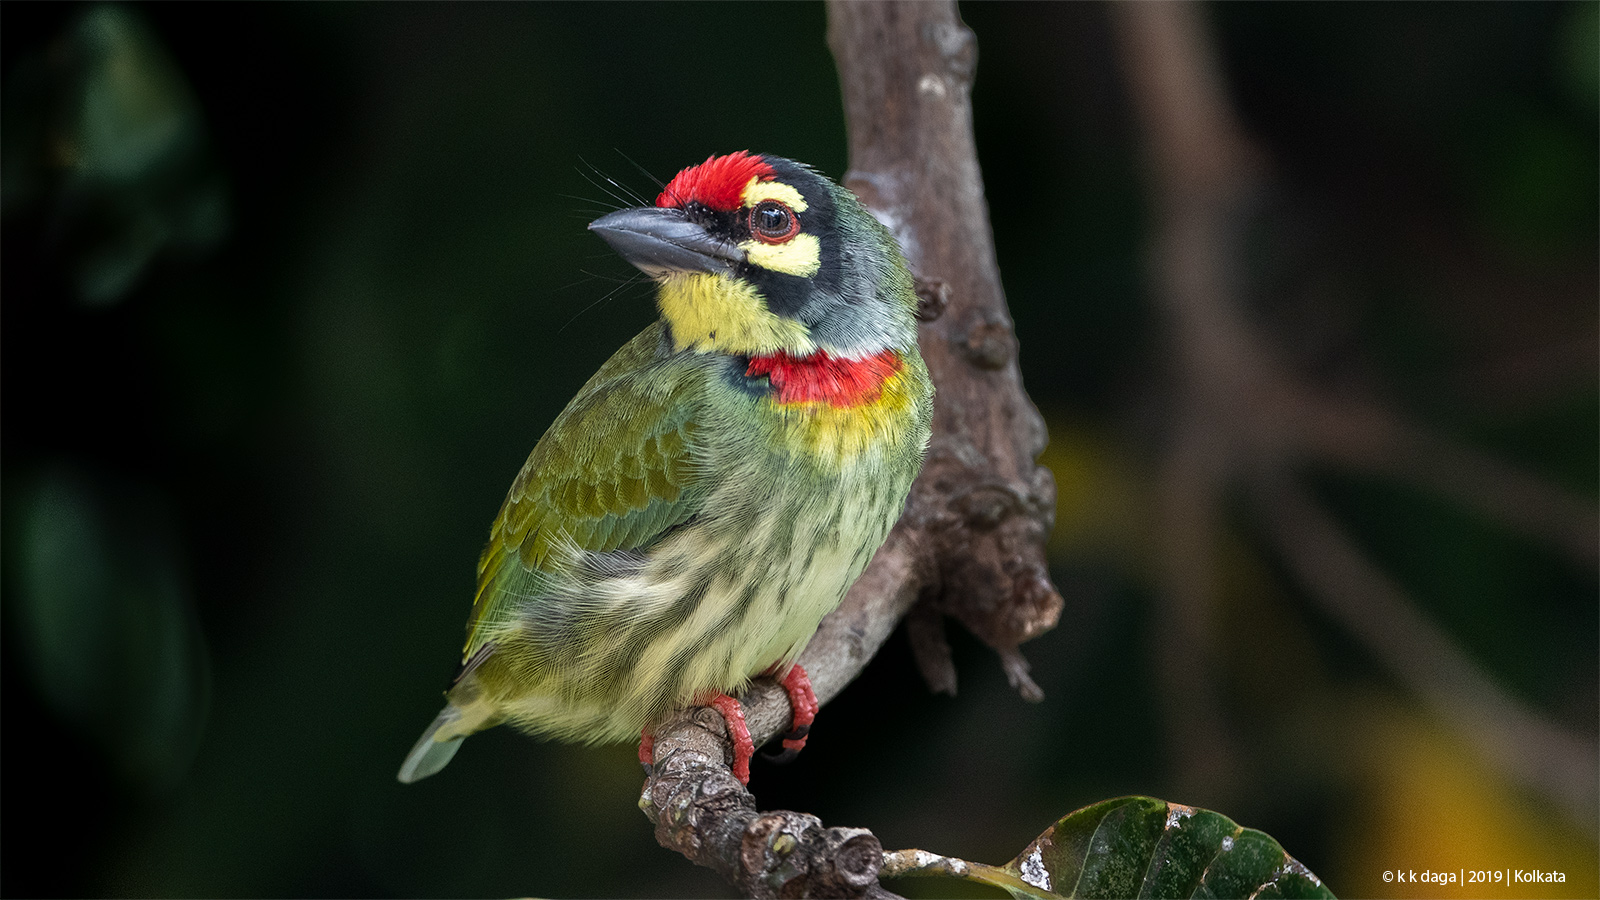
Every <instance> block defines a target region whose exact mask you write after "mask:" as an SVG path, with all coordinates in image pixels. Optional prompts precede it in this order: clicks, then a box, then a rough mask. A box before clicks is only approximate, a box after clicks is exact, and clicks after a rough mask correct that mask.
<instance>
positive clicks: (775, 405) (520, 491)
mask: <svg viewBox="0 0 1600 900" xmlns="http://www.w3.org/2000/svg"><path fill="white" fill-rule="evenodd" d="M589 228H590V230H592V231H594V232H595V233H596V234H598V235H599V236H600V237H601V238H603V239H605V241H606V242H607V243H608V244H610V245H611V247H612V248H613V249H614V250H616V252H617V253H619V254H620V255H621V256H622V257H623V258H624V259H626V260H627V261H628V262H630V263H632V264H633V265H634V266H636V267H638V268H639V269H640V270H642V271H643V272H644V273H645V274H646V275H648V276H649V277H650V278H651V279H652V280H654V282H655V284H656V303H657V305H658V307H659V309H660V313H661V317H660V319H659V320H658V321H656V322H655V323H654V324H652V325H651V326H650V327H648V328H646V329H645V330H644V331H643V332H642V333H640V334H639V335H638V336H637V337H635V338H634V339H633V340H631V341H629V342H628V343H627V344H626V345H624V346H623V348H622V349H621V350H619V351H617V353H616V354H615V355H614V356H612V357H611V359H609V360H607V361H606V363H605V365H603V366H601V367H600V370H599V371H598V372H596V373H595V374H594V376H593V377H592V378H590V379H589V381H588V383H587V384H585V385H584V386H583V388H582V389H581V390H579V391H578V395H577V396H576V397H575V398H573V400H572V402H571V403H569V404H567V408H566V409H565V410H563V411H562V413H561V415H559V416H557V417H556V420H555V422H554V423H553V424H551V426H550V429H549V430H548V431H546V432H545V434H544V437H543V438H541V439H540V440H539V443H538V445H537V446H536V447H534V449H533V453H532V454H531V455H530V456H529V457H528V461H527V463H526V464H525V465H524V466H523V467H522V471H521V472H520V473H519V474H518V475H517V478H516V481H514V482H513V483H512V485H511V491H510V493H509V495H507V497H506V500H505V503H504V505H502V506H501V508H500V514H499V515H498V516H497V517H496V518H495V520H494V525H493V526H492V528H491V529H490V533H489V544H488V547H487V548H486V549H485V550H484V552H483V556H482V558H481V559H480V560H479V561H478V593H477V598H476V600H475V601H474V603H473V607H472V616H471V619H470V621H469V622H468V625H467V632H468V633H467V643H466V647H465V649H464V651H463V653H462V666H461V670H460V672H459V673H458V674H457V675H456V677H455V680H454V682H453V683H452V685H451V687H450V688H449V690H448V691H446V693H445V697H446V700H447V701H448V702H447V704H446V706H445V708H444V710H443V711H442V712H440V713H439V716H438V717H437V718H436V719H434V721H433V724H432V725H430V726H428V730H427V731H426V732H424V733H423V735H422V738H421V739H420V740H418V741H417V744H416V746H415V747H414V748H412V750H411V754H410V755H409V756H408V757H406V761H405V764H404V765H403V766H402V767H401V769H400V776H399V777H400V780H401V781H404V782H411V781H416V780H417V779H420V778H425V777H427V776H428V775H431V774H433V773H434V772H437V771H439V769H441V768H443V767H444V765H445V764H446V763H448V762H449V761H450V758H451V757H452V756H453V755H454V754H455V752H456V749H457V748H458V747H459V746H460V743H461V740H462V739H463V738H465V737H466V736H467V735H469V734H472V733H474V732H477V731H481V730H483V729H485V728H488V727H490V726H493V725H497V724H499V723H501V722H510V723H512V724H513V725H516V726H517V727H518V728H521V729H523V730H525V731H528V732H531V733H533V734H538V735H544V736H548V737H553V738H557V739H562V740H572V741H581V742H586V743H601V742H613V741H624V740H630V739H633V738H634V737H635V736H639V737H640V738H641V745H640V759H641V760H642V761H643V762H644V763H645V764H646V765H647V766H648V765H650V763H651V761H652V760H651V734H650V728H651V726H653V725H654V724H656V723H658V722H659V721H660V720H661V719H662V718H663V717H664V716H666V714H668V713H669V712H671V711H673V710H675V709H679V708H683V707H687V706H694V705H713V706H715V707H717V709H719V710H720V711H721V712H722V713H723V715H724V717H725V718H726V719H727V720H728V724H729V732H730V734H731V735H733V737H734V742H735V765H734V771H735V774H736V775H737V776H738V777H739V779H740V780H741V781H748V779H749V760H750V754H751V752H752V750H753V748H752V747H751V746H750V736H749V732H748V730H746V729H745V728H744V725H743V715H742V712H741V711H740V709H739V706H738V704H737V702H736V701H734V700H732V699H731V697H730V695H733V694H736V693H738V692H739V691H741V690H743V688H744V687H745V686H746V685H747V684H748V682H749V681H750V679H752V678H754V677H756V676H759V675H762V674H772V675H775V676H777V677H778V678H779V679H780V680H781V681H782V683H783V684H784V686H785V687H786V688H787V689H788V690H789V693H790V697H791V700H792V701H793V706H794V709H795V728H794V730H793V731H791V732H790V734H789V739H788V740H787V741H785V746H786V747H787V748H789V749H791V750H797V749H799V747H800V746H801V745H803V744H804V740H805V733H806V730H807V728H808V726H809V722H810V717H811V715H812V714H813V713H814V712H815V710H816V700H815V697H814V696H813V695H811V692H810V686H809V682H808V681H807V680H806V677H805V673H804V671H803V670H802V669H800V667H798V666H796V665H794V661H795V658H796V657H797V656H799V655H800V651H801V650H802V649H804V648H805V645H806V643H807V642H808V641H809V640H810V639H811V635H812V633H813V632H814V631H815V630H816V627H817V623H818V622H819V621H821V619H822V617H823V616H824V615H826V614H827V613H828V612H830V611H831V610H832V609H833V608H834V607H836V606H837V605H838V604H839V601H840V600H841V599H842V598H843V597H844V594H845V591H846V590H847V589H848V588H849V587H850V584H851V583H852V582H854V581H855V580H856V577H857V576H858V575H860V574H861V571H862V569H863V568H865V567H866V565H867V562H868V561H869V560H870V559H871V558H872V554H873V553H874V551H876V550H877V548H878V546H879V545H880V544H882V543H883V540H884V538H885V537H886V536H887V535H888V533H889V529H890V527H891V526H893V525H894V523H895V520H896V519H898V518H899V517H900V513H901V511H902V509H903V507H904V505H905V500H906V495H907V493H908V492H909V491H910V489H911V482H912V479H914V478H915V477H916V475H917V472H918V470H919V469H920V468H921V466H922V456H923V452H924V449H925V448H926V446H927V441H928V434H929V423H930V420H931V419H932V416H933V388H932V386H931V384H930V383H929V381H928V372H927V369H926V367H925V366H924V365H923V362H922V357H921V356H920V355H919V354H918V352H917V332H916V321H915V318H914V314H915V311H916V306H917V298H916V294H915V292H914V290H913V287H912V281H911V274H910V272H909V270H908V269H907V267H906V263H905V259H904V258H903V257H902V256H901V254H900V250H899V248H898V246H897V245H896V244H895V241H894V238H893V237H891V236H890V234H889V232H888V230H887V229H885V228H884V227H883V226H882V225H880V224H879V223H878V222H877V220H875V219H874V218H873V217H872V216H871V215H869V214H868V213H867V211H866V210H865V209H863V208H862V206H861V204H860V203H859V202H858V201H857V200H856V198H855V196H854V195H853V194H851V193H850V192H849V191H847V190H845V189H844V188H841V187H839V186H838V185H835V184H833V183H832V182H830V181H828V180H827V179H826V178H824V177H822V176H821V175H819V174H817V173H816V172H815V171H813V170H812V169H810V168H809V167H807V166H804V165H801V164H800V163H796V162H794V161H792V160H788V159H783V158H780V157H776V156H766V155H756V154H751V153H747V152H740V153H733V154H730V155H727V156H716V157H712V158H710V159H708V160H706V161H705V162H703V163H701V164H699V165H697V166H691V167H689V168H687V169H684V170H683V171H681V172H679V173H678V174H677V175H676V176H675V177H674V178H673V179H672V180H671V181H670V182H669V183H668V184H667V185H666V186H665V187H664V188H663V190H662V191H661V195H660V196H659V197H658V198H657V199H656V205H655V206H653V207H642V208H637V209H624V210H620V211H617V212H614V213H611V214H609V215H606V216H603V217H601V218H599V219H597V220H595V221H594V222H593V223H591V224H590V225H589Z"/></svg>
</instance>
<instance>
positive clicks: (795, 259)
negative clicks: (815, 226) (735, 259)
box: [739, 233, 822, 278]
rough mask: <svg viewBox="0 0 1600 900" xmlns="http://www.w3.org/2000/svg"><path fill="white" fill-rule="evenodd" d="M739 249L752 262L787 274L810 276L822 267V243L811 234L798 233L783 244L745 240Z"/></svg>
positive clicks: (802, 276)
mask: <svg viewBox="0 0 1600 900" xmlns="http://www.w3.org/2000/svg"><path fill="white" fill-rule="evenodd" d="M739 249H740V250H743V251H744V253H745V257H746V258H747V259H749V260H750V262H751V263H753V264H755V265H758V266H760V267H761V268H763V269H770V270H772V271H774V272H782V273H783V274H785V275H798V276H800V277H801V278H810V277H811V276H813V275H815V274H817V270H818V269H820V268H822V244H821V243H819V242H818V241H817V239H816V237H815V236H813V235H809V234H803V233H802V234H797V235H795V236H794V237H792V238H790V239H788V240H787V241H784V242H783V243H781V244H768V243H764V242H762V241H753V240H752V241H743V242H741V243H740V244H739Z"/></svg>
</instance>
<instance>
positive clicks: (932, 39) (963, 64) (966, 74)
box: [922, 18, 978, 88]
mask: <svg viewBox="0 0 1600 900" xmlns="http://www.w3.org/2000/svg"><path fill="white" fill-rule="evenodd" d="M922 39H923V40H924V41H926V42H927V43H928V44H929V45H930V46H932V47H933V48H934V50H936V51H937V52H938V54H939V58H940V59H941V60H943V62H944V65H945V71H947V72H949V73H950V75H951V77H953V78H955V79H957V80H958V81H959V83H960V85H961V87H963V88H967V87H971V86H972V76H973V75H974V74H976V73H977V71H978V39H977V37H975V36H974V35H973V33H972V29H970V28H968V27H967V26H966V25H964V24H962V22H961V20H960V19H959V18H956V19H955V21H953V22H951V21H939V22H927V23H924V24H923V26H922Z"/></svg>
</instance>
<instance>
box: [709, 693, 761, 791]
mask: <svg viewBox="0 0 1600 900" xmlns="http://www.w3.org/2000/svg"><path fill="white" fill-rule="evenodd" d="M706 705H707V706H710V707H711V708H712V709H715V710H716V711H717V712H719V713H722V720H723V721H724V722H726V723H728V738H729V740H731V741H733V777H735V778H737V779H739V783H740V784H749V783H750V757H751V756H753V755H755V752H756V745H755V742H754V741H753V740H751V739H750V727H749V726H748V725H746V724H745V723H744V707H742V706H740V705H739V701H737V700H735V699H733V698H732V697H729V696H728V695H727V694H718V695H717V696H715V697H713V698H711V701H710V702H709V703H707V704H706Z"/></svg>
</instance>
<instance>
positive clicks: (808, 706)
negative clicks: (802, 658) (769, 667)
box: [766, 664, 820, 763]
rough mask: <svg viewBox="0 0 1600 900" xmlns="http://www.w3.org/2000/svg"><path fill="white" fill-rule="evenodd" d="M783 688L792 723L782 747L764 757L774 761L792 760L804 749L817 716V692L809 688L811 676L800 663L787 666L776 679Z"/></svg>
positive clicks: (784, 737) (784, 761)
mask: <svg viewBox="0 0 1600 900" xmlns="http://www.w3.org/2000/svg"><path fill="white" fill-rule="evenodd" d="M778 683H779V684H781V685H783V689H784V690H785V691H786V692H788V694H789V708H790V709H792V710H794V719H793V723H792V724H791V725H790V727H789V733H788V734H785V735H784V736H783V749H782V750H781V751H779V752H777V753H773V754H769V755H768V756H767V757H766V758H767V759H769V760H771V761H772V762H775V763H786V762H789V761H791V760H793V759H794V758H795V757H796V756H798V755H799V754H800V751H801V750H803V749H805V746H806V738H807V737H809V736H810V735H811V723H812V722H813V721H815V720H816V718H817V710H818V709H819V708H820V707H819V705H818V704H817V694H816V692H815V691H813V690H812V689H811V678H810V677H809V676H808V675H806V670H805V669H804V668H803V667H802V666H800V665H798V664H797V665H794V666H791V667H790V668H789V672H788V674H786V675H784V676H783V677H782V678H781V679H779V680H778Z"/></svg>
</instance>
